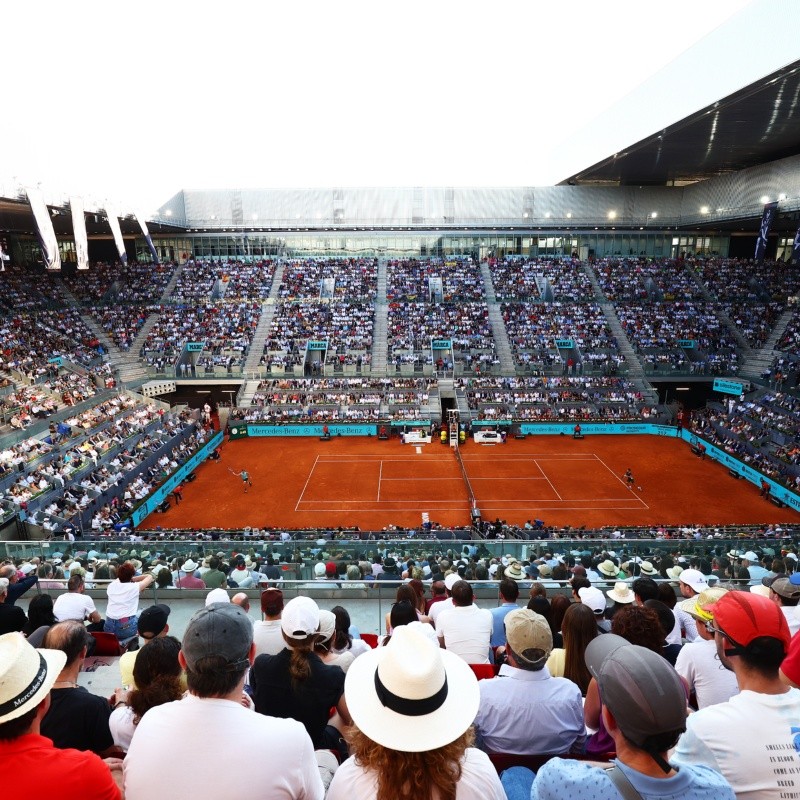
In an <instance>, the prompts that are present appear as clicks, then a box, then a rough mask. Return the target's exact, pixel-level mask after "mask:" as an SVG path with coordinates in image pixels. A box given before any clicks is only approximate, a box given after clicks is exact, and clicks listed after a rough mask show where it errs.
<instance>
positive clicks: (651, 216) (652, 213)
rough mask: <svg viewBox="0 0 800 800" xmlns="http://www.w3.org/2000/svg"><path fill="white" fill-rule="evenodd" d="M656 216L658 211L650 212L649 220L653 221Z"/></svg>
mask: <svg viewBox="0 0 800 800" xmlns="http://www.w3.org/2000/svg"><path fill="white" fill-rule="evenodd" d="M657 216H658V211H651V212H650V219H655V218H656V217H657Z"/></svg>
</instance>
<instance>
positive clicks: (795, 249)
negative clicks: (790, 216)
mask: <svg viewBox="0 0 800 800" xmlns="http://www.w3.org/2000/svg"><path fill="white" fill-rule="evenodd" d="M792 264H800V228H798V229H797V233H795V235H794V241H793V242H792Z"/></svg>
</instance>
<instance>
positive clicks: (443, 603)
mask: <svg viewBox="0 0 800 800" xmlns="http://www.w3.org/2000/svg"><path fill="white" fill-rule="evenodd" d="M460 580H461V578H460V577H459V575H458V573H457V572H451V573H450V574H449V575H445V577H444V588H445V590H446V591H447V599H446V600H439V601H438V602H436V603H432V604H431V607H430V609H429V610H428V616H429V617H430V618H431V619H432V620H433V624H434V625H436V620H437V619H438V618H439V614H441V613H442V611H447V610H448V609H451V608H452V607H453V597H452V594H451V593H452V591H453V587H454V586H455V585H456V584H457V583H458V582H459V581H460Z"/></svg>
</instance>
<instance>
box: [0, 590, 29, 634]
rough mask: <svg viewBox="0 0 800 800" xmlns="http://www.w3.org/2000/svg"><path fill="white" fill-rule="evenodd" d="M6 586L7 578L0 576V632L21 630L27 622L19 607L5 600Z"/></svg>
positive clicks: (6, 595) (6, 594)
mask: <svg viewBox="0 0 800 800" xmlns="http://www.w3.org/2000/svg"><path fill="white" fill-rule="evenodd" d="M8 587H9V583H8V578H0V634H4V633H12V632H17V631H21V630H22V629H23V628H24V627H25V625H26V624H27V622H28V618H27V617H26V616H25V612H24V611H23V610H22V609H21V608H18V607H17V606H15V605H14V604H13V603H7V602H6V598H7V597H8Z"/></svg>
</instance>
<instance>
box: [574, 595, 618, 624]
mask: <svg viewBox="0 0 800 800" xmlns="http://www.w3.org/2000/svg"><path fill="white" fill-rule="evenodd" d="M578 596H579V597H580V599H581V603H583V605H585V606H588V607H589V608H591V609H592V613H593V614H594V621H595V623H596V624H597V631H598V633H608V632H609V631H610V630H611V621H610V620H607V619H606V618H605V617H604V614H605V613H606V596H605V595H604V594H603V592H602V591H601V590H600V589H598V588H597V587H596V586H587V587H584V588H581V589H578Z"/></svg>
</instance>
